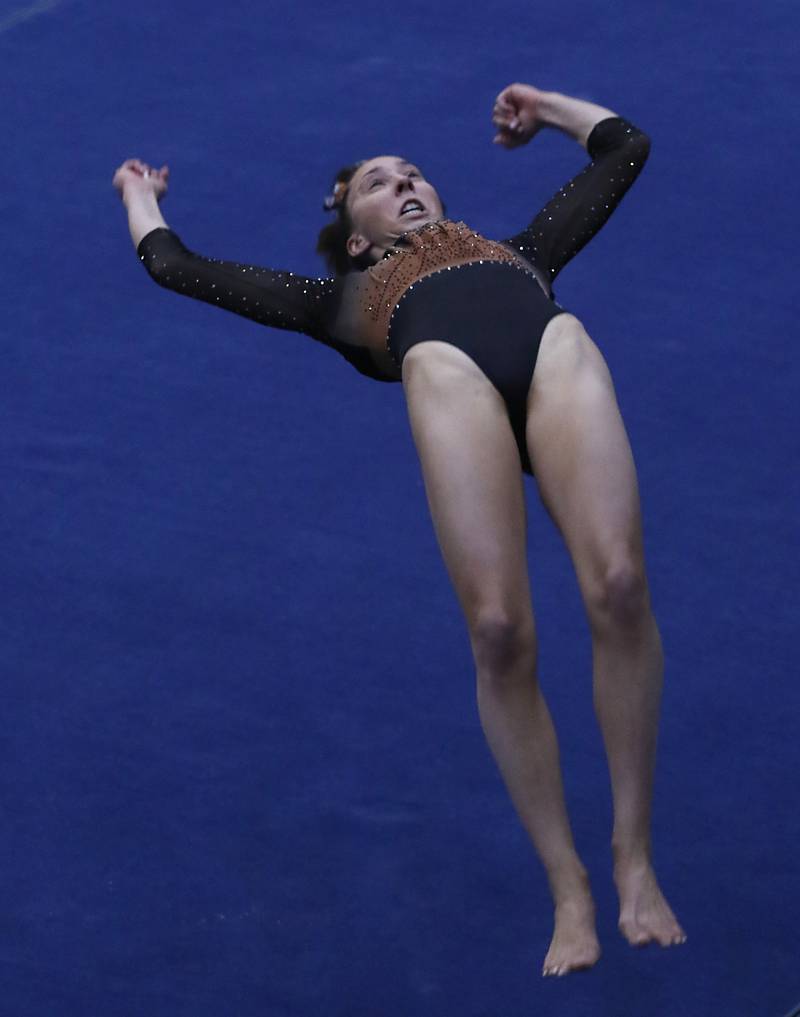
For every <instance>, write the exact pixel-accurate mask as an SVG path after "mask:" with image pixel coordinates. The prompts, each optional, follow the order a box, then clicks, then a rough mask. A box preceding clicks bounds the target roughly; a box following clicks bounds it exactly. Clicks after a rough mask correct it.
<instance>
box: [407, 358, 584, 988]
mask: <svg viewBox="0 0 800 1017" xmlns="http://www.w3.org/2000/svg"><path fill="white" fill-rule="evenodd" d="M403 385H404V389H405V392H406V399H407V402H408V411H409V419H410V422H411V428H412V433H413V435H414V440H415V443H416V446H417V451H418V453H419V457H420V463H421V466H422V471H423V477H424V480H425V489H426V493H427V497H428V504H429V506H430V509H431V516H432V519H433V523H434V528H435V530H436V534H437V537H438V540H439V545H440V547H441V550H442V554H443V557H444V560H445V564H446V566H447V569H448V572H449V574H450V577H451V579H452V581H453V585H454V587H455V590H456V593H457V595H458V598H459V601H460V603H461V606H462V608H463V610H464V614H465V617H466V621H467V626H468V629H469V634H470V642H471V645H472V650H473V655H474V658H475V665H476V673H477V690H478V691H477V697H478V710H479V714H480V719H481V724H482V726H483V730H484V732H485V735H486V738H487V741H488V743H489V747H490V749H491V751H492V753H493V755H494V758H495V760H496V762H497V765H498V767H499V769H500V771H501V773H502V776H503V779H504V781H505V784H506V786H507V788H508V791H509V794H510V796H511V799H512V801H513V803H514V805H515V807H516V809H517V811H518V813H519V815H520V818H521V820H522V823H523V825H524V827H525V829H526V830H527V832H528V834H529V836H530V837H531V840H532V841H533V844H534V846H535V848H536V851H537V853H538V855H539V858H540V859H541V861H542V864H543V865H544V868H545V871H546V873H547V878H548V881H549V884H550V888H551V891H552V893H553V897H554V900H555V904H556V929H555V933H554V936H553V941H552V943H551V947H550V950H549V952H548V954H547V957H546V958H545V965H544V973H546V974H563V973H566V971H568V970H571V969H574V968H580V967H588V966H590V965H591V964H594V962H595V961H596V960H597V958H598V957H599V955H600V948H599V944H598V942H597V936H596V933H595V929H594V905H593V902H592V898H591V894H590V891H589V884H588V879H587V874H586V870H585V869H584V867H583V865H582V864H581V862H580V859H579V858H578V855H577V853H576V851H575V845H574V842H573V838H572V832H571V830H570V826H569V820H568V817H567V811H566V806H565V803H564V792H563V788H562V782H561V773H560V767H559V756H558V744H557V740H556V734H555V731H554V729H553V724H552V720H551V718H550V713H549V711H548V709H547V705H546V703H545V701H544V698H543V697H542V694H541V690H540V688H539V684H538V682H537V680H536V632H535V625H534V618H533V611H532V606H531V599H530V589H529V585H528V582H529V581H528V573H527V562H526V555H525V536H526V532H525V503H524V492H523V486H522V477H521V473H520V466H519V454H518V452H517V448H516V444H515V443H514V438H513V435H512V432H511V426H510V424H509V421H508V416H507V412H506V409H505V404H504V403H503V402H502V399H501V398H500V395H499V394H498V392H497V391H496V389H495V388H494V387H493V386H492V385H491V384H490V383H489V382H488V380H487V379H486V377H485V376H484V375H483V373H482V372H480V371H479V370H478V368H477V367H476V366H475V364H474V363H473V362H472V361H471V360H470V359H469V358H468V357H467V356H466V355H465V354H463V353H462V352H461V351H460V350H458V349H456V348H455V347H453V346H450V345H447V344H444V343H439V342H426V343H421V344H419V345H417V346H415V347H414V348H413V349H412V350H410V351H409V353H408V354H407V355H406V358H405V360H404V362H403Z"/></svg>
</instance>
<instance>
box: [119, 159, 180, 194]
mask: <svg viewBox="0 0 800 1017" xmlns="http://www.w3.org/2000/svg"><path fill="white" fill-rule="evenodd" d="M168 181H169V166H166V165H165V166H162V167H161V169H159V170H157V169H153V168H152V166H148V164H147V163H146V162H142V161H141V159H126V160H125V162H124V163H123V164H122V165H121V166H120V167H119V169H118V170H117V171H116V173H115V174H114V179H113V181H112V183H113V185H114V187H115V188H116V189H117V190H118V191H119V196H120V197H121V198H122V199H123V200H124V199H125V195H126V193H128V194H130V193H135V192H136V193H140V194H146V193H152V194H153V195H154V196H155V198H156V201H161V199H162V198H163V197H164V195H165V194H166V193H167V186H168Z"/></svg>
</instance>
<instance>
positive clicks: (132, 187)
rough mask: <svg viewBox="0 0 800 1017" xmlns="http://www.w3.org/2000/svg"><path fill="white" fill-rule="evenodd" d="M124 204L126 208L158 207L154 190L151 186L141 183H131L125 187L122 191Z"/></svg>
mask: <svg viewBox="0 0 800 1017" xmlns="http://www.w3.org/2000/svg"><path fill="white" fill-rule="evenodd" d="M122 202H123V204H124V205H125V207H126V208H130V207H131V206H132V205H136V206H137V207H138V208H151V209H152V208H157V207H158V201H157V199H156V196H155V193H154V192H153V188H152V187H151V186H150V184H146V183H144V182H141V183H140V182H139V181H131V182H130V183H127V184H126V185H125V187H124V188H123V190H122Z"/></svg>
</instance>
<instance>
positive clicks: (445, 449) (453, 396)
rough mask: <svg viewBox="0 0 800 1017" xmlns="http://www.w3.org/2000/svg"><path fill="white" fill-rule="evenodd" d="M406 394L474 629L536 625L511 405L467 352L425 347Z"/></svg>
mask: <svg viewBox="0 0 800 1017" xmlns="http://www.w3.org/2000/svg"><path fill="white" fill-rule="evenodd" d="M403 388H404V390H405V395H406V402H407V405H408V414H409V420H410V423H411V430H412V434H413V437H414V442H415V445H416V448H417V452H418V454H419V460H420V465H421V467H422V474H423V479H424V483H425V492H426V495H427V498H428V505H429V507H430V511H431V516H432V519H433V525H434V529H435V531H436V536H437V539H438V542H439V546H440V548H441V550H442V555H443V557H444V561H445V565H446V567H447V571H448V573H449V575H450V578H451V580H452V582H453V585H454V587H455V590H456V594H457V596H458V598H459V601H460V603H461V606H462V608H463V610H464V613H465V615H466V617H467V622H468V624H469V625H470V628H472V627H473V626H474V625H475V623H476V622H477V621H479V620H480V618H481V616H482V615H483V616H486V614H487V613H488V614H492V613H493V612H497V613H500V614H502V615H503V616H504V617H506V618H510V619H513V620H515V621H519V622H523V621H524V622H526V623H529V624H532V621H533V618H532V608H531V600H530V588H529V580H528V570H527V559H526V550H525V540H526V518H525V500H524V491H523V484H522V474H521V472H520V463H519V452H518V450H517V446H516V443H515V440H514V435H513V432H512V430H511V425H510V423H509V419H508V412H507V410H506V406H505V403H504V402H503V399H502V397H501V396H500V394H499V393H498V391H497V390H496V389H495V388H494V386H493V385H492V384H491V382H489V380H488V379H487V378H486V376H485V375H484V374H483V372H482V371H481V370H480V369H479V368H478V367H477V366H476V365H475V364H474V362H473V361H472V360H470V358H469V357H468V356H467V355H466V354H464V353H463V352H462V351H461V350H459V349H457V348H456V347H454V346H452V345H449V344H447V343H441V342H432V341H431V342H427V341H426V342H423V343H419V344H417V345H416V346H414V347H413V349H411V350H409V352H408V353H407V354H406V357H405V359H404V360H403Z"/></svg>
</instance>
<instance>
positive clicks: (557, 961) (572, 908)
mask: <svg viewBox="0 0 800 1017" xmlns="http://www.w3.org/2000/svg"><path fill="white" fill-rule="evenodd" d="M555 920H556V927H555V930H554V931H553V939H552V941H551V943H550V949H549V950H548V951H547V956H546V957H545V959H544V967H543V968H542V974H543V975H566V974H567V973H568V972H569V971H579V970H582V969H585V968H590V967H591V966H592V965H593V964H595V963H596V961H597V959H598V957H599V956H600V944H599V942H598V941H597V933H596V932H595V927H594V902H593V901H592V897H591V894H589V893H588V892H587V893H586V894H581V895H580V896H575V897H567V898H566V899H565V900H563V901H562V902H561V903H559V904H557V905H556V916H555Z"/></svg>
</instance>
